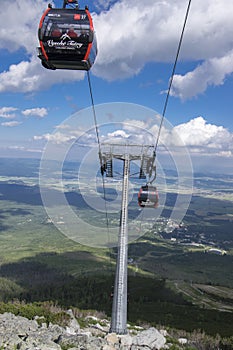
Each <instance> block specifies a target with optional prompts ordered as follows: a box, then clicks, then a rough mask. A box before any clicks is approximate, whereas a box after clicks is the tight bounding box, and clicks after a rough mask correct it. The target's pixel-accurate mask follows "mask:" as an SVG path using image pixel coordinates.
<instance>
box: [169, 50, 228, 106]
mask: <svg viewBox="0 0 233 350" xmlns="http://www.w3.org/2000/svg"><path fill="white" fill-rule="evenodd" d="M232 72H233V50H231V51H230V52H229V53H227V54H226V55H225V56H223V57H220V58H212V59H209V60H207V61H205V62H203V63H202V64H200V65H199V66H198V67H197V68H195V69H194V70H193V71H192V72H188V73H187V74H185V75H175V76H174V80H173V85H172V89H171V95H173V96H177V97H180V98H181V99H182V100H185V99H188V98H192V97H194V96H196V95H198V94H200V93H203V92H205V90H206V89H207V88H208V86H211V85H215V86H216V85H222V84H223V83H224V79H225V78H226V77H227V76H228V75H229V74H232Z"/></svg>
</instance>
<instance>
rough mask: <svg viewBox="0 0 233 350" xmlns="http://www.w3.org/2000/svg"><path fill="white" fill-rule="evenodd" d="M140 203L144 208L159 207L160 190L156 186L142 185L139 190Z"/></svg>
mask: <svg viewBox="0 0 233 350" xmlns="http://www.w3.org/2000/svg"><path fill="white" fill-rule="evenodd" d="M138 204H139V205H140V207H142V208H144V207H146V208H157V207H158V205H159V196H158V191H157V188H156V187H155V186H151V185H145V186H142V187H141V188H140V190H139V192H138Z"/></svg>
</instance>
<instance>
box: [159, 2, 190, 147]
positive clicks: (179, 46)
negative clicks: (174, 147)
mask: <svg viewBox="0 0 233 350" xmlns="http://www.w3.org/2000/svg"><path fill="white" fill-rule="evenodd" d="M191 2H192V0H189V3H188V7H187V10H186V14H185V19H184V24H183V28H182V32H181V36H180V40H179V44H178V48H177V53H176V58H175V62H174V65H173V69H172V74H171V78H170V82H169V87H168V90H167V95H166V99H165V103H164V108H163V113H162V118H161V122H160V126H159V131H158V136H157V140H156V143H155V154H156V150H157V147H158V143H159V138H160V134H161V130H162V126H163V122H164V118H165V113H166V109H167V105H168V100H169V96H170V93H171V88H172V83H173V78H174V75H175V71H176V65H177V62H178V58H179V54H180V48H181V44H182V41H183V36H184V32H185V27H186V23H187V19H188V14H189V10H190V6H191Z"/></svg>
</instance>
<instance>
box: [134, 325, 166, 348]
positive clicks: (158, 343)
mask: <svg viewBox="0 0 233 350" xmlns="http://www.w3.org/2000/svg"><path fill="white" fill-rule="evenodd" d="M132 343H133V345H136V346H138V347H142V346H143V347H144V349H145V347H148V349H156V350H160V349H161V348H163V347H164V345H165V343H166V338H165V337H164V336H163V335H162V334H161V333H159V331H158V330H157V329H156V328H154V327H152V328H149V329H147V330H145V331H142V332H140V333H139V334H138V335H137V336H135V337H133V339H132Z"/></svg>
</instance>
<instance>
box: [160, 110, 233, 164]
mask: <svg viewBox="0 0 233 350" xmlns="http://www.w3.org/2000/svg"><path fill="white" fill-rule="evenodd" d="M161 139H162V141H163V143H164V144H165V145H168V146H169V147H171V146H172V145H174V146H186V147H188V149H189V150H190V152H191V153H198V154H199V155H203V154H204V153H207V154H210V153H215V154H219V155H221V156H224V157H229V156H231V155H232V150H233V134H232V133H230V132H229V131H228V130H227V129H226V128H224V127H223V126H217V125H214V124H209V123H207V122H206V120H205V119H204V118H203V117H197V118H194V119H191V120H190V121H189V122H187V123H183V124H180V125H177V126H175V127H174V128H173V129H172V131H171V132H167V131H164V130H163V132H162V135H161Z"/></svg>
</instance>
